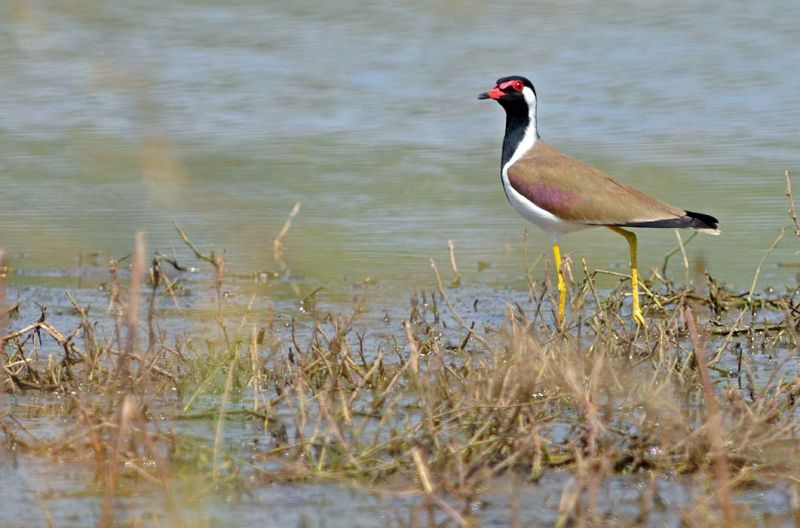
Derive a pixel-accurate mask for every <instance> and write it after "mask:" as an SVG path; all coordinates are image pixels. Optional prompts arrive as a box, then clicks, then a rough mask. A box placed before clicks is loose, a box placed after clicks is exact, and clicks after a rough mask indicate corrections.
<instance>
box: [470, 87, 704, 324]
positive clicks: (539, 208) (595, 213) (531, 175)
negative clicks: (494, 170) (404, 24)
mask: <svg viewBox="0 0 800 528" xmlns="http://www.w3.org/2000/svg"><path fill="white" fill-rule="evenodd" d="M478 99H493V100H495V101H497V102H498V103H499V104H500V106H502V107H503V110H505V112H506V129H505V136H504V138H503V148H502V154H501V161H500V178H501V181H502V183H503V190H504V191H505V194H506V198H507V199H508V201H509V202H510V203H511V206H512V207H513V208H514V209H515V210H516V211H517V213H519V214H520V215H522V216H523V217H524V218H525V219H526V220H528V221H530V222H532V223H533V224H535V225H536V226H538V227H539V228H540V229H542V230H544V231H545V233H547V235H549V237H550V241H551V243H552V249H553V258H554V260H555V266H556V274H557V276H558V286H557V287H558V315H557V321H558V324H559V325H562V324H563V320H564V305H565V301H566V293H567V286H566V281H565V280H564V274H563V271H562V269H561V268H562V266H561V249H560V247H559V241H560V238H561V236H562V235H566V234H568V233H572V232H575V231H579V230H582V229H587V228H590V227H606V228H608V229H610V230H612V231H614V232H615V233H618V234H620V235H622V236H623V237H625V239H626V240H627V242H628V249H629V251H630V270H631V289H632V295H631V297H632V303H633V307H632V313H631V315H632V318H633V320H634V321H635V323H636V324H638V325H641V326H642V327H645V326H646V322H645V318H644V314H643V313H642V309H641V306H640V304H639V271H638V265H637V259H636V256H637V255H636V254H637V240H636V234H635V233H634V232H633V231H629V230H628V229H625V228H645V227H646V228H683V229H694V230H697V231H700V232H703V233H707V234H711V235H718V234H719V228H718V223H719V222H718V220H717V219H716V218H714V217H713V216H711V215H707V214H703V213H695V212H693V211H687V210H685V209H681V208H680V207H676V206H674V205H670V204H668V203H666V202H662V201H661V200H658V199H656V198H654V197H652V196H650V195H648V194H645V193H644V192H642V191H640V190H638V189H634V188H633V187H630V186H628V185H625V184H623V183H620V182H618V181H616V180H615V179H613V178H612V177H611V176H609V175H608V174H606V173H605V172H603V171H601V170H600V169H597V168H595V167H593V166H591V165H589V164H587V163H584V162H583V161H580V160H579V159H576V158H573V157H571V156H568V155H567V154H564V153H563V152H561V151H560V150H558V149H556V148H555V147H552V146H551V145H549V144H547V143H545V142H544V141H542V139H541V137H540V136H539V131H538V128H537V122H536V104H537V98H536V89H535V88H534V87H533V84H532V83H531V81H530V80H528V79H527V78H525V77H522V76H519V75H512V76H509V77H502V78H500V79H498V80H497V82H496V83H495V85H494V87H493V88H492V89H491V90H489V91H488V92H483V93H481V94H479V95H478Z"/></svg>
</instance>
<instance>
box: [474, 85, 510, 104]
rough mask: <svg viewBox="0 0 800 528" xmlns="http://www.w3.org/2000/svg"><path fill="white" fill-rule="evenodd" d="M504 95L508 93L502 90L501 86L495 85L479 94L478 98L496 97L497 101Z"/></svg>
mask: <svg viewBox="0 0 800 528" xmlns="http://www.w3.org/2000/svg"><path fill="white" fill-rule="evenodd" d="M504 95H506V93H505V92H504V91H503V90H501V89H500V87H499V86H497V85H495V87H494V88H492V89H491V90H489V91H488V92H483V93H482V94H480V95H478V99H494V100H495V101H497V100H498V99H500V98H501V97H503V96H504Z"/></svg>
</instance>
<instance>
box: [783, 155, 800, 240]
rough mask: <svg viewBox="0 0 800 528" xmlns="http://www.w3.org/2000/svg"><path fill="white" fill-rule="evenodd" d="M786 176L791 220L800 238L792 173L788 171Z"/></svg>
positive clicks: (799, 223) (799, 224) (785, 173)
mask: <svg viewBox="0 0 800 528" xmlns="http://www.w3.org/2000/svg"><path fill="white" fill-rule="evenodd" d="M783 174H784V176H786V198H787V199H788V200H789V218H791V219H792V222H794V232H795V234H796V235H797V236H799V237H800V221H798V220H797V210H796V209H795V208H794V196H793V195H792V173H791V172H789V170H788V169H787V170H786V171H785V172H784V173H783Z"/></svg>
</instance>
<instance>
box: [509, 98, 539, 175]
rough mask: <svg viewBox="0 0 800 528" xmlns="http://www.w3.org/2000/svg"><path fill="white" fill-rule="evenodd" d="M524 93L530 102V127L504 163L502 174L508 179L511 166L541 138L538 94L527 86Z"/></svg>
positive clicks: (526, 100)
mask: <svg viewBox="0 0 800 528" xmlns="http://www.w3.org/2000/svg"><path fill="white" fill-rule="evenodd" d="M522 95H523V96H524V97H525V102H526V103H528V118H529V122H528V127H527V128H526V129H525V133H524V135H523V136H522V141H520V142H519V145H517V150H515V151H514V154H513V155H512V156H511V159H509V160H508V161H507V162H506V164H505V165H503V169H502V175H503V179H506V180H507V179H508V176H507V171H508V168H509V167H510V166H512V165H513V164H515V163H516V162H517V161H519V159H520V158H521V157H522V156H524V155H525V153H526V152H528V151H529V150H530V149H532V148H533V145H535V144H536V140H537V139H539V132H538V130H537V128H536V94H534V93H533V90H531V89H530V88H528V87H527V86H526V87H524V88H523V89H522Z"/></svg>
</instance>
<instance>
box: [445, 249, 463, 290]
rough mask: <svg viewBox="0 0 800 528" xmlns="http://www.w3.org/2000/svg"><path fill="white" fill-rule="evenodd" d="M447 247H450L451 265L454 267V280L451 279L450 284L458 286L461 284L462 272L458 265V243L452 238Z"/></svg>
mask: <svg viewBox="0 0 800 528" xmlns="http://www.w3.org/2000/svg"><path fill="white" fill-rule="evenodd" d="M447 247H448V249H450V267H451V268H453V280H451V281H450V285H451V286H452V287H454V288H456V287H458V286H459V285H460V284H461V273H459V272H458V266H456V245H455V243H454V242H453V241H452V240H448V241H447Z"/></svg>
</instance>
